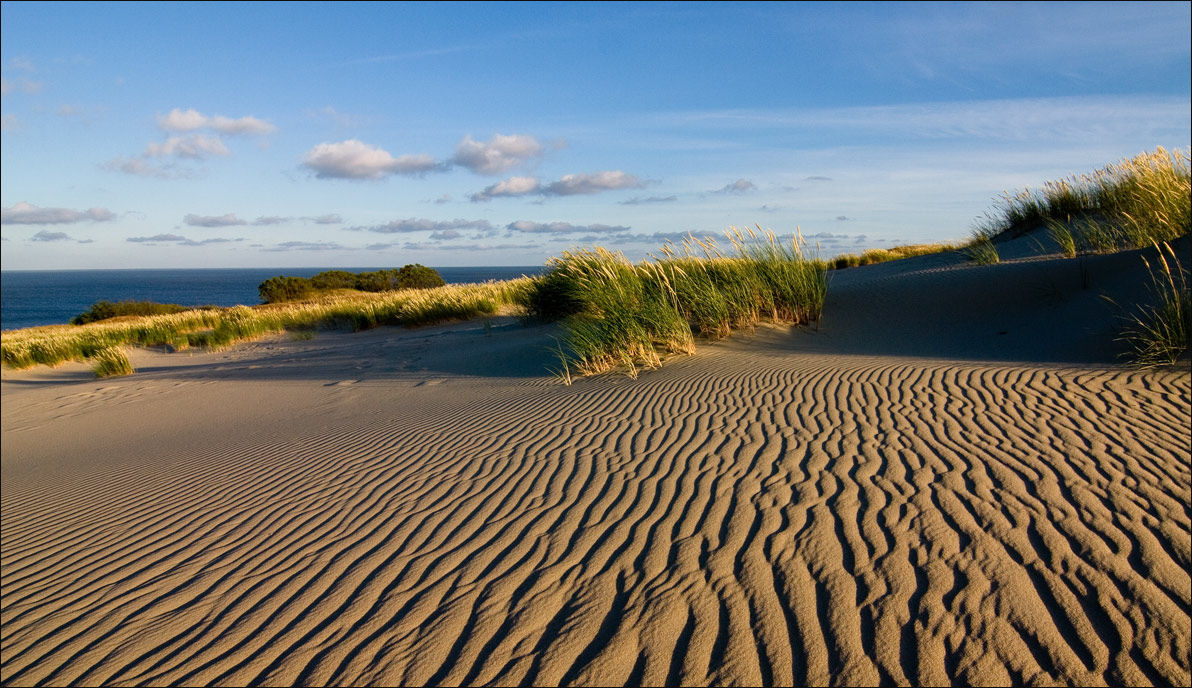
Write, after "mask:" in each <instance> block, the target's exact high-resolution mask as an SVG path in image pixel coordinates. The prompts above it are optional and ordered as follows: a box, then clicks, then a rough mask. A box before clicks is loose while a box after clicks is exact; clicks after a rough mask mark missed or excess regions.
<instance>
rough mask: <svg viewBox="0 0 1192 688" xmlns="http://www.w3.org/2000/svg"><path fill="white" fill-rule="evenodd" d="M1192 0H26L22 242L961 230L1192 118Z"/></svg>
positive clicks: (523, 240)
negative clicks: (204, 0) (840, 0)
mask: <svg viewBox="0 0 1192 688" xmlns="http://www.w3.org/2000/svg"><path fill="white" fill-rule="evenodd" d="M1190 7H1192V5H1190V4H1189V3H1187V2H1182V3H1159V4H1146V3H1132V4H1115V3H1089V4H1081V3H1072V4H1069V3H1061V4H1036V3H1031V4H1017V5H1016V4H1008V3H1007V4H1003V3H998V4H936V3H928V4H896V3H883V4H865V3H857V4H830V3H829V4H817V3H794V4H778V3H763V4H748V3H732V4H715V3H698V4H598V3H583V4H548V3H532V4H489V5H484V4H479V3H468V4H451V3H431V4H388V3H386V4H371V3H364V4H352V3H334V4H330V3H328V4H302V3H266V4H239V3H236V4H232V3H228V4H223V3H210V4H185V3H169V4H104V3H87V4H83V3H49V4H42V3H26V2H21V3H4V4H3V17H2V22H0V34H2V41H0V72H2V77H3V101H2V102H3V138H2V161H0V206H2V207H3V219H2V223H0V237H2V240H3V241H2V244H0V246H2V248H3V250H2V252H0V267H3V269H5V270H9V269H72V268H88V267H98V268H144V267H258V266H259V267H299V266H329V267H330V266H400V265H404V264H406V263H412V262H419V263H423V264H426V265H435V266H451V265H536V264H541V263H542V262H543V261H544V260H545V259H546V258H548V257H550V256H552V255H558V254H559V253H560V252H562V251H563V250H565V249H567V248H568V247H570V246H575V245H587V244H593V243H597V244H600V245H603V246H606V247H608V248H615V249H621V250H624V251H625V253H626V254H627V255H629V256H630V257H633V258H638V257H641V256H643V255H645V253H646V252H648V251H654V250H655V249H657V247H658V246H659V245H660V244H661V243H662V242H663V241H664V240H665V239H667V238H668V237H676V236H679V235H681V234H683V233H686V232H694V233H696V234H697V235H703V234H708V235H720V234H721V233H722V232H723V231H724V230H726V229H728V228H729V226H730V225H737V226H743V225H744V226H752V225H754V224H758V225H761V226H762V227H763V228H771V229H773V230H774V231H775V232H778V233H781V234H789V233H791V232H794V231H795V230H796V228H799V229H801V231H802V233H803V235H804V236H805V237H807V238H808V240H809V242H810V243H812V244H813V245H818V246H819V250H820V252H821V253H822V254H824V255H835V254H836V253H840V252H843V251H859V250H862V249H865V248H871V247H879V246H889V245H892V244H895V243H905V242H924V241H939V240H953V239H960V238H963V237H965V236H967V234H968V233H969V231H970V229H971V227H972V225H973V223H974V221H975V220H976V219H977V218H979V217H980V216H981V215H982V214H983V213H985V212H986V211H987V210H989V209H990V207H991V206H992V202H993V200H994V199H995V198H996V197H997V196H998V195H999V194H1000V193H1001V192H1002V191H1003V190H1016V189H1020V188H1023V187H1028V186H1029V187H1036V186H1039V185H1041V184H1042V183H1043V182H1045V181H1047V180H1049V179H1057V178H1061V177H1065V176H1068V175H1070V174H1075V173H1081V172H1087V171H1092V170H1093V169H1096V168H1098V167H1101V166H1103V165H1105V164H1107V163H1110V162H1113V161H1116V160H1118V159H1121V158H1123V157H1128V156H1132V155H1135V154H1137V153H1139V152H1142V151H1145V150H1152V149H1154V148H1155V147H1156V146H1164V147H1167V148H1177V147H1188V146H1189V145H1190V141H1192V123H1190V119H1192V116H1190V114H1189V111H1190V107H1192V95H1190V87H1189V83H1190V82H1192V73H1190V72H1192V70H1190V62H1192V58H1190V50H1189V40H1188V36H1189V34H1190V32H1192V20H1190V15H1192V11H1190Z"/></svg>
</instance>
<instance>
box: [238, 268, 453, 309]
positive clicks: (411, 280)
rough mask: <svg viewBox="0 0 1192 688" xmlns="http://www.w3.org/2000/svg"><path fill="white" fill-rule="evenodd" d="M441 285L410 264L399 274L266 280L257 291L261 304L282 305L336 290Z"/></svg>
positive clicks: (432, 273)
mask: <svg viewBox="0 0 1192 688" xmlns="http://www.w3.org/2000/svg"><path fill="white" fill-rule="evenodd" d="M444 284H445V283H444V282H443V277H442V275H440V274H439V273H438V271H436V270H434V269H433V268H428V267H426V266H425V265H419V264H417V263H414V264H412V265H406V266H405V267H403V268H402V269H400V270H376V271H374V272H360V273H352V272H347V271H346V270H327V271H326V272H320V273H319V274H317V275H315V276H314V277H311V278H305V277H287V276H285V275H279V276H277V277H270V278H269V279H267V280H265V281H264V282H261V284H260V286H259V287H257V291H258V293H260V295H261V302H262V303H286V302H288V301H301V300H303V299H309V298H311V297H312V296H315V295H317V294H320V293H324V292H330V291H335V290H337V289H355V290H357V291H367V292H382V291H394V290H397V289H434V288H435V287H441V286H443V285H444Z"/></svg>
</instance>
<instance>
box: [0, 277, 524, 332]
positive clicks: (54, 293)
mask: <svg viewBox="0 0 1192 688" xmlns="http://www.w3.org/2000/svg"><path fill="white" fill-rule="evenodd" d="M379 269H381V268H229V269H195V270H5V271H3V272H0V329H4V330H15V329H19V328H22V327H36V326H38V325H60V324H64V323H69V322H70V319H71V318H73V317H74V316H76V315H78V314H80V313H82V312H84V311H86V310H87V309H88V308H90V307H91V304H93V303H95V302H96V301H126V300H132V301H156V302H157V303H178V304H182V305H184V306H237V305H252V304H257V303H260V302H261V299H260V296H259V294H258V293H257V286H258V285H260V284H261V282H264V281H265V280H267V279H269V278H270V277H277V276H278V275H289V276H292V277H313V276H314V275H317V274H318V273H320V272H323V271H325V270H347V271H348V272H364V271H372V270H379ZM435 269H436V270H438V271H439V274H440V275H442V276H443V281H444V282H447V283H448V284H467V283H471V282H487V281H489V280H508V279H514V278H517V277H521V276H522V275H530V276H533V275H537V274H540V273H541V272H542V271H543V270H544V269H545V268H544V267H542V266H528V267H526V266H523V267H504V266H502V267H453V268H435Z"/></svg>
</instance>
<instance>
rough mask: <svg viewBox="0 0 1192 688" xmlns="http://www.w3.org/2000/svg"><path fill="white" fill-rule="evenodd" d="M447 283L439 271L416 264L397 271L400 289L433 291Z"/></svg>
mask: <svg viewBox="0 0 1192 688" xmlns="http://www.w3.org/2000/svg"><path fill="white" fill-rule="evenodd" d="M444 284H446V282H444V281H443V276H442V275H440V274H439V273H438V271H437V270H434V269H432V268H428V267H426V266H425V265H419V264H418V263H414V264H413V265H406V266H405V267H403V268H402V269H401V270H398V271H397V286H398V289H433V288H435V287H441V286H443V285H444Z"/></svg>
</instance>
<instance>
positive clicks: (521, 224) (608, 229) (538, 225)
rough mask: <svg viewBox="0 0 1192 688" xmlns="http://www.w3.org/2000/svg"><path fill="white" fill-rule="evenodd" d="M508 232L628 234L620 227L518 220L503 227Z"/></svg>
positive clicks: (627, 228) (627, 229) (625, 229)
mask: <svg viewBox="0 0 1192 688" xmlns="http://www.w3.org/2000/svg"><path fill="white" fill-rule="evenodd" d="M505 228H506V229H508V230H509V231H510V232H520V233H523V234H617V233H621V232H628V231H629V227H623V226H621V225H599V224H597V225H573V224H571V223H570V222H531V221H529V220H518V221H517V222H510V223H509V224H508V225H506V226H505Z"/></svg>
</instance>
